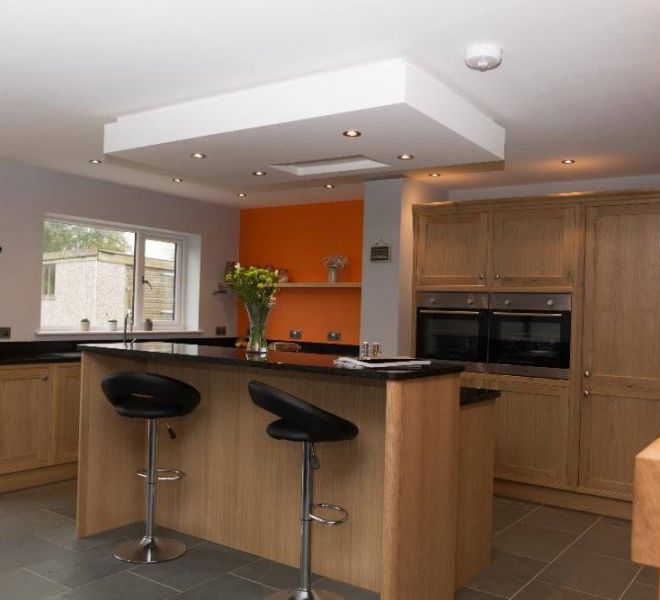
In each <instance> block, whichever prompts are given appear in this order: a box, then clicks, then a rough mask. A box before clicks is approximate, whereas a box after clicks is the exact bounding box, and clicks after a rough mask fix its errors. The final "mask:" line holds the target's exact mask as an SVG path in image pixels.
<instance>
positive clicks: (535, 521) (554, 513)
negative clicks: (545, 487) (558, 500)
mask: <svg viewBox="0 0 660 600" xmlns="http://www.w3.org/2000/svg"><path fill="white" fill-rule="evenodd" d="M598 519H599V517H597V516H596V515H591V514H589V513H584V512H578V511H575V510H566V509H563V508H554V507H552V506H541V507H540V508H539V509H538V510H535V511H534V512H532V513H530V514H528V515H527V516H526V517H525V518H524V519H523V521H524V522H525V523H530V524H532V525H540V526H541V527H549V528H550V529H559V530H561V531H571V532H573V533H582V532H583V531H586V530H587V529H588V528H589V527H591V526H592V525H593V524H594V523H595V522H596V521H597V520H598Z"/></svg>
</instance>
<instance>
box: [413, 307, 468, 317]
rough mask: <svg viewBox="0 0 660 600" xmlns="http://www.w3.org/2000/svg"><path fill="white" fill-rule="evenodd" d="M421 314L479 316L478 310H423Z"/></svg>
mask: <svg viewBox="0 0 660 600" xmlns="http://www.w3.org/2000/svg"><path fill="white" fill-rule="evenodd" d="M419 312H420V313H421V314H423V315H470V316H473V315H478V314H479V311H478V310H434V309H428V308H422V309H420V310H419Z"/></svg>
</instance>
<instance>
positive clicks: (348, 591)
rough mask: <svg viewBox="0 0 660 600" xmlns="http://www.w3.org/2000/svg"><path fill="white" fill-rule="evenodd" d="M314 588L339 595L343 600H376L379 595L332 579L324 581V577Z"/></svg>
mask: <svg viewBox="0 0 660 600" xmlns="http://www.w3.org/2000/svg"><path fill="white" fill-rule="evenodd" d="M314 587H316V588H319V589H324V590H328V591H330V592H335V594H340V595H341V596H343V597H344V598H350V599H351V600H378V598H379V594H377V593H376V592H372V591H369V590H363V589H360V588H356V587H354V586H352V585H348V584H347V583H342V582H341V581H335V580H334V579H326V578H325V577H324V578H323V579H320V580H319V581H318V582H316V584H315V585H314Z"/></svg>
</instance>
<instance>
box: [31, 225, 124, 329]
mask: <svg viewBox="0 0 660 600" xmlns="http://www.w3.org/2000/svg"><path fill="white" fill-rule="evenodd" d="M134 254H135V234H133V233H131V232H128V231H120V230H117V229H108V228H102V227H86V226H83V225H74V224H71V223H60V222H57V221H45V223H44V254H43V280H42V294H43V298H42V301H41V326H42V327H43V328H56V329H58V328H61V329H70V328H74V329H78V328H79V327H80V320H81V319H89V320H90V322H91V325H92V327H97V328H100V329H108V328H109V325H108V321H109V320H110V319H116V320H117V321H118V322H119V328H121V327H122V321H123V319H124V315H125V314H126V311H127V310H132V305H133V269H134V264H135V259H134Z"/></svg>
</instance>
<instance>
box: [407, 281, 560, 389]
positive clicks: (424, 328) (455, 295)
mask: <svg viewBox="0 0 660 600" xmlns="http://www.w3.org/2000/svg"><path fill="white" fill-rule="evenodd" d="M570 341H571V295H570V294H543V293H541V294H507V293H496V294H487V293H463V292H419V293H418V295H417V356H418V357H420V358H435V359H440V360H449V361H453V362H460V363H462V364H464V365H465V367H466V369H467V370H471V371H482V372H487V373H501V374H507V375H524V376H528V377H550V378H555V379H568V374H569V366H570Z"/></svg>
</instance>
